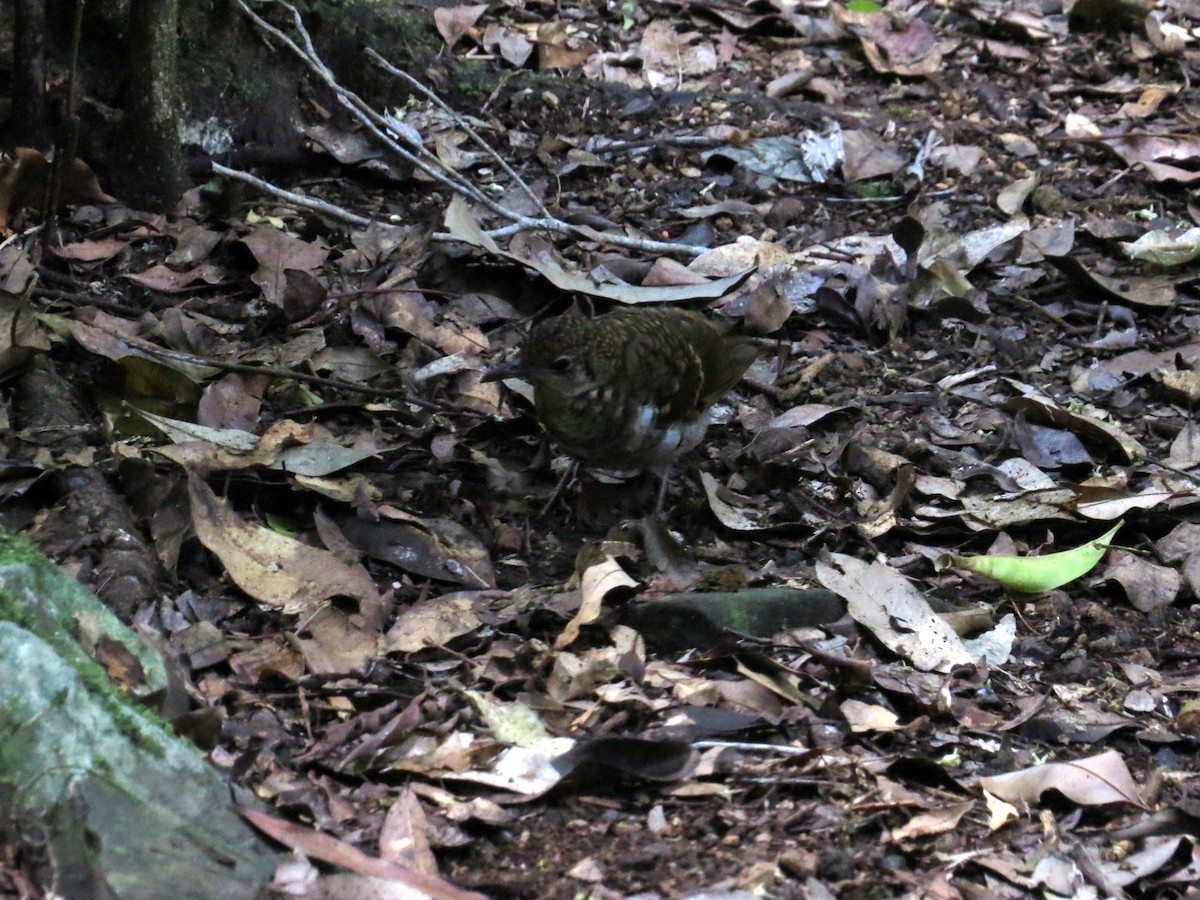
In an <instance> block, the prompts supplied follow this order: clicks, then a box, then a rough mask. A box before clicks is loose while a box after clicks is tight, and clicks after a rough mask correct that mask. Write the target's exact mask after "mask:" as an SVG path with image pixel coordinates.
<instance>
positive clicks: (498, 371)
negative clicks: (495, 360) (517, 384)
mask: <svg viewBox="0 0 1200 900" xmlns="http://www.w3.org/2000/svg"><path fill="white" fill-rule="evenodd" d="M527 374H529V369H528V368H527V367H526V366H525V365H524V364H523V363H522V362H521V357H519V356H514V357H513V358H512V359H510V360H508V361H507V362H502V363H500V365H498V366H492V367H491V368H490V369H488V370H487V371H486V372H484V373H483V378H481V379H480V381H503V380H504V379H505V378H520V377H521V376H522V375H527Z"/></svg>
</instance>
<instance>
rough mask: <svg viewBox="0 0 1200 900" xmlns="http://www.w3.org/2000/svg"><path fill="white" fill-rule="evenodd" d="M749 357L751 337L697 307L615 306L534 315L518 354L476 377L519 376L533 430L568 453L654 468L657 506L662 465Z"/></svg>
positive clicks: (679, 450)
mask: <svg viewBox="0 0 1200 900" xmlns="http://www.w3.org/2000/svg"><path fill="white" fill-rule="evenodd" d="M756 355H757V347H756V345H755V343H754V341H753V340H751V339H750V338H746V337H739V336H736V335H731V334H729V333H727V332H726V331H725V330H724V329H722V328H720V327H719V326H717V325H715V324H713V323H712V322H710V321H709V320H708V319H706V318H704V316H702V315H700V314H699V313H696V312H691V311H688V310H683V309H673V308H664V307H657V308H646V307H623V308H618V309H616V310H614V311H612V312H609V313H606V314H605V315H602V316H596V317H588V316H584V315H582V314H580V313H568V314H566V315H563V316H558V317H557V318H553V319H545V320H543V321H542V322H539V323H538V324H537V325H535V326H534V327H533V330H532V331H530V333H529V336H528V337H527V338H526V339H525V342H524V343H523V344H522V345H521V350H520V354H519V356H518V357H517V358H516V359H514V360H512V361H510V362H507V363H504V364H502V365H499V366H497V367H495V368H493V369H492V370H490V371H489V372H488V373H487V374H486V375H485V379H486V380H488V381H495V380H498V379H502V378H509V377H514V376H521V377H524V378H526V379H528V380H529V381H530V382H531V383H532V384H533V404H534V407H535V409H536V412H537V418H538V421H539V422H540V423H541V425H542V428H543V429H545V431H546V433H547V434H548V435H549V436H550V437H551V438H553V439H554V440H555V441H556V442H557V443H558V444H559V445H560V446H561V447H562V448H563V449H564V450H565V451H566V452H567V453H568V454H570V455H571V456H573V457H574V458H575V459H577V460H580V461H582V462H584V463H587V464H589V465H592V466H597V467H599V468H605V469H618V470H623V471H630V470H633V471H649V472H654V473H655V474H658V475H660V476H661V477H662V478H663V482H662V491H661V492H660V494H659V500H658V507H659V508H660V509H661V507H662V501H663V496H664V495H665V492H666V473H667V470H668V469H669V468H670V466H671V465H672V463H673V462H674V461H675V460H676V459H677V458H678V457H679V456H680V455H682V454H683V453H686V452H687V451H689V450H691V449H692V448H693V447H695V446H696V445H697V444H698V443H699V442H700V439H701V438H702V437H703V436H704V432H705V429H706V428H707V427H708V419H709V413H710V411H711V408H712V405H713V404H714V403H716V402H717V401H718V400H719V399H721V397H722V396H724V395H725V393H727V392H728V391H729V389H730V388H732V387H733V386H734V385H735V384H736V383H737V381H738V379H740V378H741V377H742V375H743V374H744V373H745V371H746V369H747V368H749V366H750V364H751V363H752V362H753V361H754V358H755V356H756Z"/></svg>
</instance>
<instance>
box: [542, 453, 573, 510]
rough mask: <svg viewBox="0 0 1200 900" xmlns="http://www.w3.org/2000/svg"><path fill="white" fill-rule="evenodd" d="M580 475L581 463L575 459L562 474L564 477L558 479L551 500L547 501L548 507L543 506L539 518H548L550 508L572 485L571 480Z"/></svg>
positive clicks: (551, 493)
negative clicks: (568, 486)
mask: <svg viewBox="0 0 1200 900" xmlns="http://www.w3.org/2000/svg"><path fill="white" fill-rule="evenodd" d="M578 473H579V461H578V460H574V459H573V460H571V464H570V465H569V466H567V468H566V470H565V471H564V472H563V473H562V477H561V478H559V479H558V484H556V485H555V486H554V490H553V491H551V492H550V499H549V500H547V501H546V505H545V506H543V507H542V511H541V512H540V513H538V518H540V519H544V518H545V517H546V515H547V514H548V513H549V512H550V507H552V506H553V505H554V504H555V503H557V502H558V498H559V497H561V496H562V493H563V491H564V490H565V489H566V487H567V485H568V484H570V483H571V479H573V478H574V477H575V476H576V475H577V474H578Z"/></svg>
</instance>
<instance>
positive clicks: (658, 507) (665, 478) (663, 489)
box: [654, 468, 671, 516]
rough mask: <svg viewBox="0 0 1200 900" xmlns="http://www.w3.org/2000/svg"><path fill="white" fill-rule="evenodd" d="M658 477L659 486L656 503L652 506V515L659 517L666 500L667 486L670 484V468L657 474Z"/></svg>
mask: <svg viewBox="0 0 1200 900" xmlns="http://www.w3.org/2000/svg"><path fill="white" fill-rule="evenodd" d="M658 477H659V479H661V484H659V486H658V503H656V504H655V505H654V514H655V515H656V516H661V515H662V511H663V504H664V503H665V502H666V500H667V486H668V485H669V484H670V483H671V470H670V468H666V469H663V470H662V471H661V472H660V473H659V474H658Z"/></svg>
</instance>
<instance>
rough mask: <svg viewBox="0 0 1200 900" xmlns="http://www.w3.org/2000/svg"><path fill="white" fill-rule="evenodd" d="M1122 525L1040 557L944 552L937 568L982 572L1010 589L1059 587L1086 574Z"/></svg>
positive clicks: (1036, 590) (1037, 590)
mask: <svg viewBox="0 0 1200 900" xmlns="http://www.w3.org/2000/svg"><path fill="white" fill-rule="evenodd" d="M1123 524H1124V523H1123V522H1118V523H1117V524H1116V525H1114V526H1113V527H1112V528H1111V529H1109V530H1108V531H1107V532H1106V533H1105V534H1103V535H1101V536H1100V537H1098V538H1096V539H1095V540H1092V541H1088V542H1087V543H1086V544H1080V545H1079V546H1078V547H1076V548H1074V549H1073V550H1063V551H1061V552H1059V553H1047V554H1045V555H1043V556H959V555H958V554H956V553H944V554H942V556H940V557H939V558H938V561H937V568H938V569H939V571H940V570H942V569H948V568H956V569H966V570H967V571H969V572H975V573H977V574H979V575H986V576H987V577H988V578H991V579H993V580H995V581H998V582H1000V583H1001V584H1002V585H1004V586H1005V587H1006V588H1011V589H1012V590H1014V591H1022V592H1024V593H1027V594H1037V593H1041V592H1042V591H1049V590H1052V589H1054V588H1056V587H1062V586H1063V585H1064V584H1066V583H1067V582H1069V581H1074V580H1075V579H1076V578H1079V577H1080V576H1082V575H1085V574H1087V572H1088V571H1090V570H1091V568H1092V566H1094V565H1096V563H1098V562H1099V561H1100V557H1102V556H1103V555H1104V551H1105V550H1107V549H1108V543H1109V541H1111V540H1112V539H1113V536H1114V535H1115V534H1116V533H1117V530H1118V529H1119V528H1120V527H1121V525H1123Z"/></svg>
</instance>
